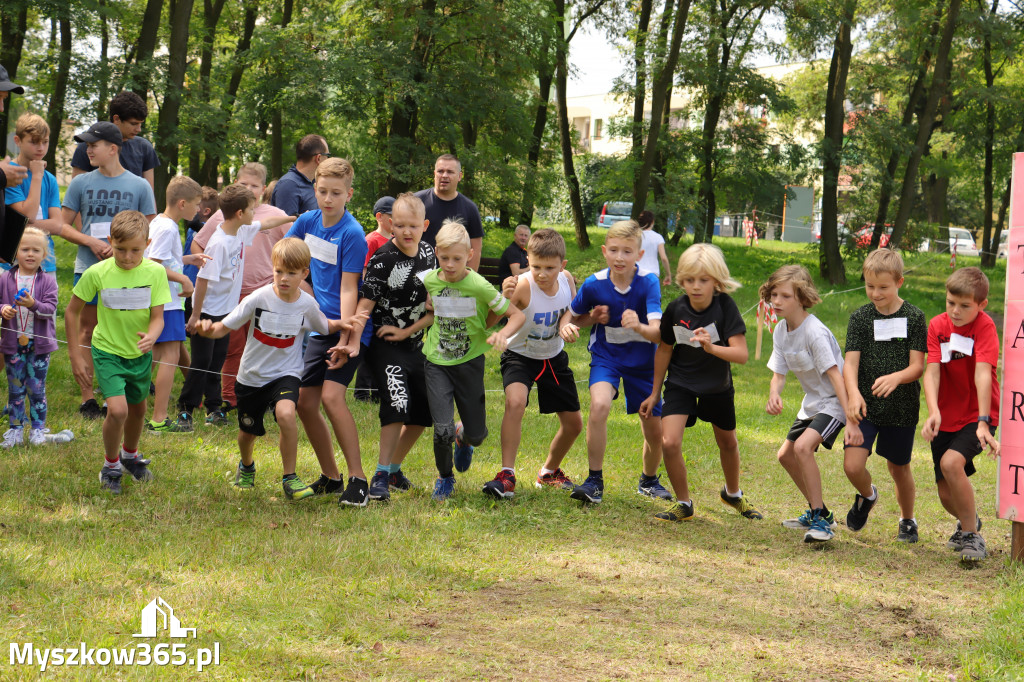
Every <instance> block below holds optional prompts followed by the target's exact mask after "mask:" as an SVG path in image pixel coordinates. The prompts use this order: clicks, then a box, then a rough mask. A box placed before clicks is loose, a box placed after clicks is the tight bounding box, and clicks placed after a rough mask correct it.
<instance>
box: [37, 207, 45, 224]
mask: <svg viewBox="0 0 1024 682" xmlns="http://www.w3.org/2000/svg"><path fill="white" fill-rule="evenodd" d="M36 220H46V216H45V215H44V214H43V205H42V204H39V208H38V209H36Z"/></svg>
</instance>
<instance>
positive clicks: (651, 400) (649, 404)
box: [639, 393, 659, 419]
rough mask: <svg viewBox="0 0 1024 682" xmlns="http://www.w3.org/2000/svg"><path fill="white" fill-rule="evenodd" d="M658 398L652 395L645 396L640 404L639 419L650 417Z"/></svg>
mask: <svg viewBox="0 0 1024 682" xmlns="http://www.w3.org/2000/svg"><path fill="white" fill-rule="evenodd" d="M658 398H659V396H657V395H655V394H653V393H652V394H651V395H649V396H647V397H646V398H645V399H644V401H643V402H642V403H640V408H639V412H640V416H641V417H643V418H644V419H649V418H650V417H651V413H652V412H653V410H654V406H655V405H657V404H658Z"/></svg>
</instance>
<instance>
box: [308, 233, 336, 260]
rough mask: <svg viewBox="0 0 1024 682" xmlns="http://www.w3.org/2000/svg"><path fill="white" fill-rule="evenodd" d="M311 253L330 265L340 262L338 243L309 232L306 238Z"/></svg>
mask: <svg viewBox="0 0 1024 682" xmlns="http://www.w3.org/2000/svg"><path fill="white" fill-rule="evenodd" d="M305 242H306V246H308V247H309V253H310V255H312V256H313V258H316V259H317V260H318V261H320V262H321V263H327V264H328V265H337V264H338V245H337V244H332V243H331V242H329V241H327V240H326V239H321V238H320V237H317V236H316V235H314V234H307V235H306V238H305Z"/></svg>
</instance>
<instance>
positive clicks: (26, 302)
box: [14, 294, 36, 308]
mask: <svg viewBox="0 0 1024 682" xmlns="http://www.w3.org/2000/svg"><path fill="white" fill-rule="evenodd" d="M14 302H15V303H17V304H18V305H20V306H23V307H25V308H31V307H32V306H34V305H35V304H36V299H34V298H32V294H25V295H24V296H22V297H21V298H16V299H14Z"/></svg>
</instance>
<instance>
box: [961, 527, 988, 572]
mask: <svg viewBox="0 0 1024 682" xmlns="http://www.w3.org/2000/svg"><path fill="white" fill-rule="evenodd" d="M986 556H988V553H987V552H986V551H985V538H983V537H981V533H964V534H963V547H962V549H961V550H960V561H961V562H963V563H965V564H970V563H974V562H977V561H981V560H982V559H984V558H985V557H986Z"/></svg>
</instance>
